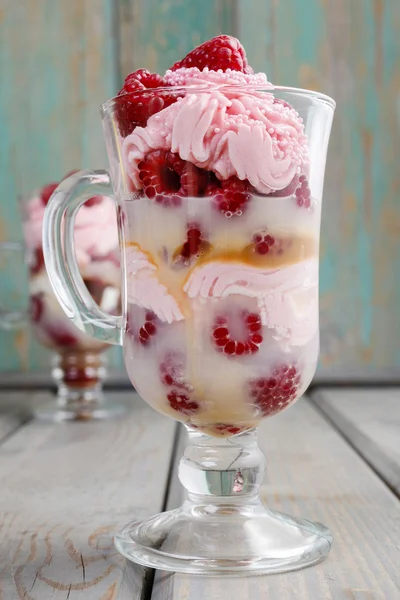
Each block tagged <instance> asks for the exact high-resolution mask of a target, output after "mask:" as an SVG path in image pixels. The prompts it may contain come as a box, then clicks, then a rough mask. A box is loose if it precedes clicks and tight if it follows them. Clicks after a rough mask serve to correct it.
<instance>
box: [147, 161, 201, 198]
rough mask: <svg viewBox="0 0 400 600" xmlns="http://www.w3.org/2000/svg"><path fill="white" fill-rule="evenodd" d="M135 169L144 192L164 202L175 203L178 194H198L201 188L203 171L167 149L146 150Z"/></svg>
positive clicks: (149, 196) (148, 196) (179, 196)
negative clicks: (144, 155) (147, 152)
mask: <svg viewBox="0 0 400 600" xmlns="http://www.w3.org/2000/svg"><path fill="white" fill-rule="evenodd" d="M138 169H139V179H140V181H141V182H142V185H143V192H144V195H145V196H147V198H150V199H152V200H153V199H154V200H155V202H158V203H159V204H163V205H164V206H179V205H180V203H181V197H182V196H198V195H199V194H201V193H202V192H203V191H204V188H205V183H206V175H205V171H202V170H201V169H198V168H197V167H195V166H194V165H193V164H191V163H189V162H186V161H184V160H182V159H181V158H180V157H179V155H178V154H173V153H172V152H169V151H167V150H155V151H154V152H149V154H147V156H146V157H145V158H144V159H143V160H141V161H140V162H139V164H138Z"/></svg>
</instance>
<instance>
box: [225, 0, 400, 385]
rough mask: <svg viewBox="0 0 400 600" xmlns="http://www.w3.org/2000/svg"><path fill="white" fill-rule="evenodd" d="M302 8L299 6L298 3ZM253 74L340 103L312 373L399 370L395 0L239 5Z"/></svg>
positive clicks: (271, 0) (399, 79) (399, 51)
mask: <svg viewBox="0 0 400 600" xmlns="http://www.w3.org/2000/svg"><path fill="white" fill-rule="evenodd" d="M305 4H306V6H305ZM237 24H238V31H237V33H238V36H239V37H240V39H241V40H242V42H243V44H244V45H245V47H246V49H247V53H248V56H249V60H250V63H251V64H252V65H253V66H254V67H255V69H256V70H262V71H266V72H267V74H268V75H269V77H270V79H271V81H273V82H274V83H275V84H279V85H290V86H300V87H305V88H311V89H317V90H320V91H322V92H325V93H327V94H330V95H332V96H333V97H334V98H335V99H336V101H337V111H336V116H335V120H334V124H333V130H332V139H331V143H330V150H329V156H328V163H327V165H328V168H327V174H326V183H325V199H324V211H323V219H322V233H321V332H322V336H321V342H322V345H321V366H322V367H323V368H324V371H325V372H328V377H329V369H330V368H333V369H334V370H336V371H337V370H339V371H340V370H341V369H343V370H344V371H345V372H346V375H350V376H351V374H353V376H354V377H359V375H360V374H361V375H363V374H367V375H368V372H369V370H370V368H371V367H373V368H375V369H376V370H378V369H388V368H391V367H392V368H393V369H394V368H395V367H397V368H398V367H399V365H400V319H399V318H398V307H399V304H400V245H399V244H398V239H399V234H400V203H399V202H398V195H399V194H398V191H399V185H400V183H399V182H400V179H399V170H398V168H397V162H398V159H397V157H398V155H399V153H400V138H399V136H398V119H399V116H398V106H397V105H396V102H394V101H393V98H394V97H395V96H396V93H397V92H396V90H398V89H399V85H400V73H399V69H398V68H397V66H398V64H399V61H400V45H399V44H398V31H399V28H400V3H399V2H398V0H353V1H351V2H349V1H348V0H335V1H334V2H327V1H326V0H308V1H307V3H305V2H304V1H303V0H285V1H284V2H283V1H282V2H278V1H277V0H238V18H237Z"/></svg>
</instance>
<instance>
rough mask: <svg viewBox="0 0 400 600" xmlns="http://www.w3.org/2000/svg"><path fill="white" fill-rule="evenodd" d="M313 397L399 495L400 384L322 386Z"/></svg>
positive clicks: (318, 405) (317, 404)
mask: <svg viewBox="0 0 400 600" xmlns="http://www.w3.org/2000/svg"><path fill="white" fill-rule="evenodd" d="M312 399H313V401H314V402H315V404H316V406H317V407H319V408H320V409H321V410H322V411H323V412H324V413H325V414H326V415H328V417H329V418H330V419H331V420H332V422H333V423H334V424H335V425H336V426H337V427H338V428H339V429H340V431H341V432H342V434H343V435H344V436H345V437H346V439H347V440H348V441H349V442H350V443H351V444H352V445H353V446H354V448H356V449H357V450H358V451H359V452H360V453H361V454H362V456H363V457H364V458H365V459H366V460H367V461H368V463H369V464H370V465H371V466H372V467H373V468H374V469H375V470H376V471H377V472H378V473H379V475H380V476H381V477H382V478H383V479H384V480H385V481H386V483H387V484H388V485H389V486H390V487H391V489H392V490H393V491H394V492H395V493H396V494H397V495H398V496H399V497H400V388H376V387H375V388H361V389H351V388H348V389H346V388H344V389H338V390H334V389H323V388H322V389H319V390H316V391H315V392H314V393H313V394H312Z"/></svg>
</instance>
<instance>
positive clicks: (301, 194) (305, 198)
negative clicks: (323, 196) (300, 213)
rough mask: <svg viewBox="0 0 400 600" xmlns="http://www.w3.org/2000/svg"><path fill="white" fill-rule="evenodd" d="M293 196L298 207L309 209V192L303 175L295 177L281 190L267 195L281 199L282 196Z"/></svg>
mask: <svg viewBox="0 0 400 600" xmlns="http://www.w3.org/2000/svg"><path fill="white" fill-rule="evenodd" d="M293 194H294V195H295V196H296V202H297V204H298V206H304V208H310V207H311V190H310V187H309V185H308V179H307V177H306V176H305V175H304V173H302V174H301V175H295V176H294V177H293V179H292V181H291V182H290V183H289V185H288V186H286V187H285V188H284V189H283V190H276V191H275V192H272V193H271V194H269V195H270V196H277V197H278V198H281V197H284V196H293Z"/></svg>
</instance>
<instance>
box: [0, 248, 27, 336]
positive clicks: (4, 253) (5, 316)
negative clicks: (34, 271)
mask: <svg viewBox="0 0 400 600" xmlns="http://www.w3.org/2000/svg"><path fill="white" fill-rule="evenodd" d="M17 254H18V255H21V259H19V260H18V265H17V266H16V265H15V263H14V259H13V258H11V259H10V255H13V256H16V255H17ZM21 264H23V265H26V257H25V247H24V244H22V243H21V242H0V277H1V278H7V279H8V280H10V278H11V277H12V278H13V279H14V276H17V279H18V276H20V279H19V280H18V283H16V285H15V288H16V289H18V288H19V286H20V284H21V280H22V279H21V278H24V279H26V280H27V276H26V273H23V274H22V273H20V272H19V268H18V267H19V266H20V265H21ZM3 265H4V266H3ZM8 269H10V270H11V271H12V275H11V271H10V272H9V270H8ZM0 288H1V294H0V329H3V330H7V331H14V330H19V329H25V328H26V326H27V325H28V322H29V312H28V308H21V309H15V306H14V308H11V304H14V305H15V298H14V297H12V298H10V299H9V300H8V301H7V299H6V298H5V296H6V295H7V294H6V292H8V291H9V290H8V289H7V288H8V286H7V285H6V284H5V283H4V281H3V282H2V283H0ZM10 296H12V294H10Z"/></svg>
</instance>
